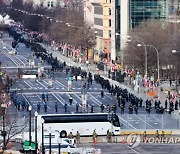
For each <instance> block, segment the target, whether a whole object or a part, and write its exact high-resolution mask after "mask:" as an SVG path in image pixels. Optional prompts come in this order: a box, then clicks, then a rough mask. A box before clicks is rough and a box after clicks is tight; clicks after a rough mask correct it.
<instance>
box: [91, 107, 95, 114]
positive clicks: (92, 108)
mask: <svg viewBox="0 0 180 154" xmlns="http://www.w3.org/2000/svg"><path fill="white" fill-rule="evenodd" d="M93 112H94V106H93V105H91V113H93Z"/></svg>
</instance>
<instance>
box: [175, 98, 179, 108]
mask: <svg viewBox="0 0 180 154" xmlns="http://www.w3.org/2000/svg"><path fill="white" fill-rule="evenodd" d="M178 104H179V103H178V101H177V100H176V102H175V110H178Z"/></svg>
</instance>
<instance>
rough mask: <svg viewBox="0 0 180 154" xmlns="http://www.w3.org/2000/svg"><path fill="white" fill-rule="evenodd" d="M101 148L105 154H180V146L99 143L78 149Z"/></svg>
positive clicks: (82, 145) (81, 145) (84, 145)
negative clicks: (133, 145) (130, 145)
mask: <svg viewBox="0 0 180 154" xmlns="http://www.w3.org/2000/svg"><path fill="white" fill-rule="evenodd" d="M90 146H92V147H95V148H97V149H98V148H100V149H101V152H102V153H103V154H179V151H180V144H143V143H141V144H140V145H138V146H137V147H135V148H131V147H129V146H128V145H127V144H122V143H113V144H112V143H105V144H103V143H98V144H96V145H95V146H94V145H90V144H80V145H79V146H78V147H90Z"/></svg>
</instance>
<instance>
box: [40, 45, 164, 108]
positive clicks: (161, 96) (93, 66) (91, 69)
mask: <svg viewBox="0 0 180 154" xmlns="http://www.w3.org/2000/svg"><path fill="white" fill-rule="evenodd" d="M41 45H42V47H44V48H45V49H46V50H47V52H48V53H52V55H53V57H57V59H58V60H59V61H61V62H64V61H66V63H67V65H69V66H75V67H81V69H82V70H85V71H87V72H88V71H89V72H91V73H92V74H93V75H94V74H100V75H101V76H102V77H104V79H108V80H109V81H110V83H111V84H113V85H117V86H119V87H121V88H123V89H127V90H128V91H129V92H130V93H132V94H134V95H135V96H137V97H141V98H142V99H143V100H144V101H145V100H146V99H158V98H153V97H152V96H149V94H148V93H146V92H145V88H144V87H140V88H139V91H140V92H139V93H138V90H134V89H133V88H132V86H127V85H125V84H122V83H119V82H117V81H115V80H112V79H110V78H108V77H107V71H102V70H99V69H97V67H96V64H94V63H92V64H89V65H88V66H87V64H84V63H79V62H74V61H73V59H72V58H70V57H66V56H63V55H62V52H61V51H57V50H52V49H51V47H50V46H47V45H44V44H41ZM157 93H158V89H156V90H155V95H157ZM159 99H160V100H161V103H162V105H163V104H164V102H165V100H166V99H167V94H166V93H165V92H164V91H163V92H161V91H160V87H159Z"/></svg>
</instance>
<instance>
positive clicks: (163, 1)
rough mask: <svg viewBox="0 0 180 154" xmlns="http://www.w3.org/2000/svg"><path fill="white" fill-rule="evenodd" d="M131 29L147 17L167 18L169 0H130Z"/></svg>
mask: <svg viewBox="0 0 180 154" xmlns="http://www.w3.org/2000/svg"><path fill="white" fill-rule="evenodd" d="M129 13H130V14H129V15H130V18H129V19H130V22H129V23H130V29H132V28H134V27H136V26H137V25H139V24H140V23H141V22H142V21H144V20H147V19H166V17H167V16H168V0H130V1H129Z"/></svg>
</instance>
